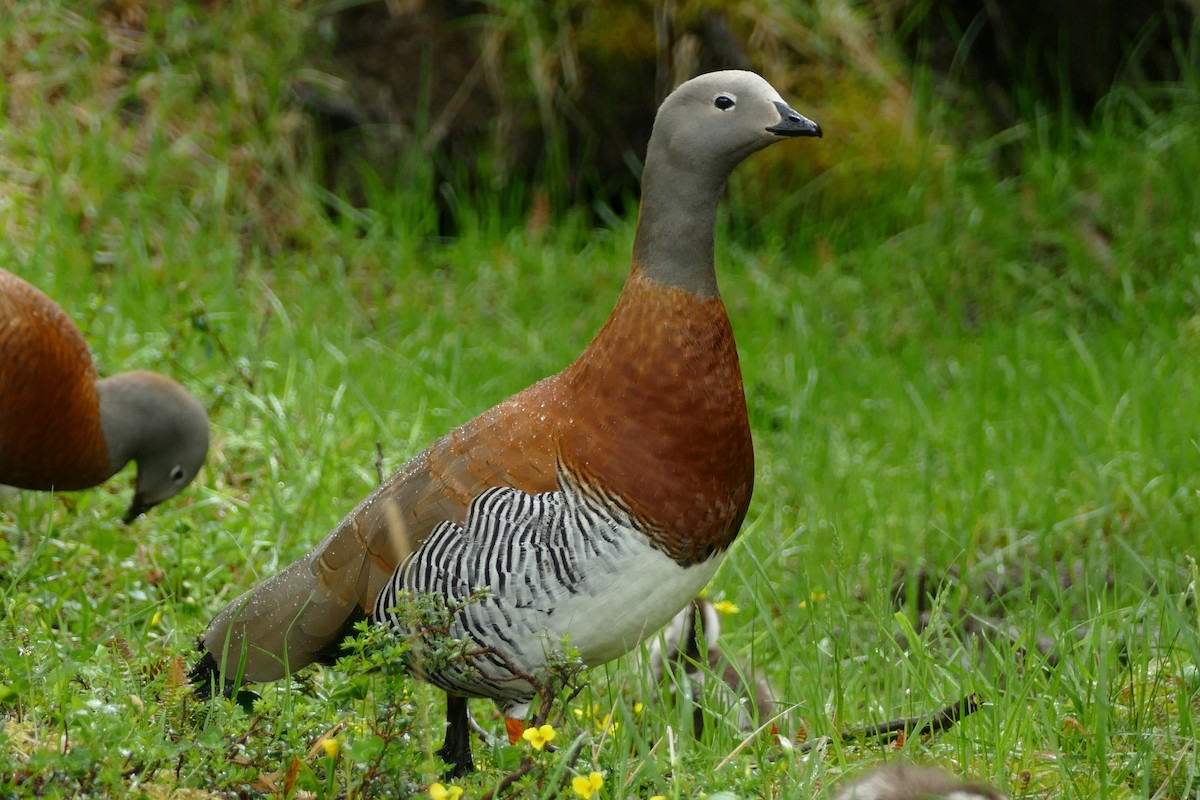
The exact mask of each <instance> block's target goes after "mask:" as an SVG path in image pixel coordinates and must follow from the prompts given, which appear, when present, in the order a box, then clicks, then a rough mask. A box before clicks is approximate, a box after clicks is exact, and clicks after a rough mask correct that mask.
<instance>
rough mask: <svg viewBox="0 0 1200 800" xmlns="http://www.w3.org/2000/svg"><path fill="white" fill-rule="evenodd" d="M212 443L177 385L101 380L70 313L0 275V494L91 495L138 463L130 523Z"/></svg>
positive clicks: (163, 380) (140, 377)
mask: <svg viewBox="0 0 1200 800" xmlns="http://www.w3.org/2000/svg"><path fill="white" fill-rule="evenodd" d="M208 436H209V425H208V415H207V414H206V413H205V411H204V406H202V405H201V404H200V401H199V400H197V399H196V398H195V397H193V396H192V395H191V394H189V393H188V391H187V390H186V389H184V388H183V387H182V386H180V385H179V384H178V383H176V382H175V381H174V380H172V379H170V378H168V377H166V376H164V375H159V374H158V373H156V372H145V371H135V372H123V373H119V374H116V375H112V376H110V377H107V378H99V377H98V375H97V372H96V366H95V364H94V363H93V362H92V354H91V352H90V351H89V350H88V346H87V343H86V342H85V341H84V339H83V335H82V334H80V332H79V329H78V328H77V327H76V326H75V323H74V322H72V321H71V318H70V317H69V316H67V313H66V312H65V311H63V310H62V308H60V307H59V306H58V304H57V303H55V302H54V301H53V300H51V299H50V298H49V297H47V296H46V294H45V293H43V292H42V291H41V290H39V289H38V288H36V287H35V286H33V285H32V284H30V283H29V282H28V281H25V280H23V279H22V278H19V277H17V276H16V275H14V274H12V273H11V272H8V271H6V270H2V269H0V484H4V485H7V486H15V487H17V488H19V489H35V490H42V491H49V490H56V491H71V490H76V489H87V488H90V487H93V486H97V485H99V484H101V483H103V482H104V481H106V480H108V479H109V478H111V477H112V476H113V475H115V474H116V473H117V472H118V471H120V470H121V469H122V468H123V467H124V466H125V465H126V464H128V463H129V462H130V461H134V462H136V463H137V478H136V479H135V485H134V493H133V501H132V502H131V503H130V505H129V510H128V511H127V512H126V513H125V517H124V520H125V522H127V523H128V522H132V521H133V520H134V519H135V518H136V517H137V516H138V515H140V514H141V513H143V512H145V511H148V510H149V509H150V508H152V507H153V506H155V505H157V504H158V503H161V502H162V501H164V500H167V499H168V498H171V497H173V496H175V495H176V494H177V493H178V492H179V491H180V490H182V489H183V488H184V487H185V486H187V485H188V484H189V483H191V481H192V479H193V478H195V477H196V473H197V472H199V470H200V467H201V465H202V464H203V463H204V458H205V455H206V454H207V453H208Z"/></svg>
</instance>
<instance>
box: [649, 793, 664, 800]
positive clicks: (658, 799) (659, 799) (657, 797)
mask: <svg viewBox="0 0 1200 800" xmlns="http://www.w3.org/2000/svg"><path fill="white" fill-rule="evenodd" d="M650 800H667V798H666V797H663V796H662V795H661V794H656V795H654V797H651V798H650Z"/></svg>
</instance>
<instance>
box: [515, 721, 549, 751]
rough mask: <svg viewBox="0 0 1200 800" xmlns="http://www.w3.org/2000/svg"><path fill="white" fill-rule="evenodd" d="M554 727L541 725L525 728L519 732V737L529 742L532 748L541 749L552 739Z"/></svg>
mask: <svg viewBox="0 0 1200 800" xmlns="http://www.w3.org/2000/svg"><path fill="white" fill-rule="evenodd" d="M554 736H555V733H554V727H553V726H551V725H543V726H542V727H540V728H526V729H525V732H524V733H522V734H521V738H522V739H524V740H525V741H527V742H529V744H531V745H532V746H533V749H534V750H541V749H542V748H543V747H545V746H546V745H547V744H549V743H550V742H551V741H553V740H554Z"/></svg>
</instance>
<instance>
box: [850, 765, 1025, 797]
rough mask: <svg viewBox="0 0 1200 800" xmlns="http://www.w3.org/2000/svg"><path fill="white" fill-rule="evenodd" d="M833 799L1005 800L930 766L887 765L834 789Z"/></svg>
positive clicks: (989, 789)
mask: <svg viewBox="0 0 1200 800" xmlns="http://www.w3.org/2000/svg"><path fill="white" fill-rule="evenodd" d="M833 800H1008V799H1007V798H1006V797H1005V796H1004V795H1003V794H1001V793H1000V792H999V791H998V790H997V789H995V788H994V787H992V786H988V785H987V784H984V783H971V782H968V781H964V780H961V779H959V778H956V777H954V776H953V775H949V774H947V773H945V772H942V771H941V770H938V769H933V768H931V767H918V766H915V765H913V764H889V765H888V766H885V767H879V768H878V769H874V770H871V771H870V772H868V773H866V774H865V775H863V776H862V777H860V778H857V779H855V780H854V781H853V782H851V783H850V784H848V785H847V786H844V787H842V788H841V789H839V790H838V793H837V794H836V795H834V798H833Z"/></svg>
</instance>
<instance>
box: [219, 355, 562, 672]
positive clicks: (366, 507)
mask: <svg viewBox="0 0 1200 800" xmlns="http://www.w3.org/2000/svg"><path fill="white" fill-rule="evenodd" d="M556 381H557V376H556V377H555V378H549V379H547V380H544V381H542V382H540V383H538V384H535V385H534V386H531V387H529V388H528V389H526V390H525V391H524V392H522V393H521V394H518V395H515V396H514V397H512V398H510V399H509V400H507V401H505V402H504V403H501V404H500V405H499V406H496V407H495V408H493V409H491V410H490V411H488V412H486V413H484V414H482V415H481V416H479V417H477V418H475V419H474V420H472V421H470V422H468V423H467V424H465V425H463V426H462V427H460V428H457V429H456V430H454V431H452V432H450V433H449V434H447V435H446V436H445V437H443V438H442V439H439V440H438V441H437V442H435V443H434V444H433V445H432V446H431V447H430V448H429V449H428V450H426V451H425V452H423V453H421V454H420V455H418V456H416V457H415V458H413V459H412V460H411V461H409V462H408V463H407V464H405V465H404V466H403V467H401V468H400V470H399V471H398V472H397V473H396V474H395V475H393V476H392V478H391V479H390V480H389V481H388V482H387V483H386V484H385V485H383V486H381V487H380V488H379V489H377V490H375V491H374V492H372V493H371V494H370V495H368V496H367V497H366V499H364V500H363V501H362V502H361V503H359V505H358V507H357V508H355V509H354V510H353V511H352V512H350V514H349V515H348V516H347V517H346V518H345V519H344V520H342V522H341V524H339V525H338V527H337V528H335V529H334V530H333V532H332V533H330V534H329V535H328V536H327V537H325V539H324V541H322V542H321V543H320V544H319V545H317V547H316V548H314V549H313V550H312V552H310V553H309V554H308V555H306V556H305V557H304V558H302V559H301V560H300V561H298V562H296V563H295V564H293V565H292V566H290V567H288V568H287V569H285V570H284V571H283V572H280V573H279V574H278V575H276V576H275V577H274V578H271V579H270V580H269V581H267V582H266V583H264V584H262V585H261V586H259V587H258V588H256V589H254V590H251V591H250V592H248V593H246V594H245V595H243V596H242V597H241V598H239V599H238V600H236V601H234V602H233V603H231V604H230V605H229V606H227V607H226V608H225V609H224V610H222V611H221V612H220V613H219V614H218V615H217V617H216V618H215V619H214V620H213V621H212V623H210V625H209V627H208V630H207V631H205V633H204V636H203V639H202V641H203V644H204V647H205V649H207V650H208V651H209V652H210V653H212V654H214V655H217V654H220V653H224V652H228V653H230V654H233V656H234V658H233V659H232V660H227V661H225V662H224V663H222V660H221V658H220V657H219V655H218V658H217V663H218V665H220V666H223V667H224V669H225V673H226V675H227V677H228V679H232V678H233V677H234V676H235V675H236V674H237V673H238V672H239V667H240V668H241V672H242V674H243V675H244V677H245V679H246V680H251V681H268V680H275V679H277V678H281V677H283V676H284V675H286V674H288V673H289V672H292V671H294V670H296V669H298V668H300V667H301V666H304V665H305V664H308V663H311V662H312V661H315V660H318V659H320V658H322V657H323V656H324V655H326V654H328V653H329V649H330V645H331V644H334V643H336V640H338V639H340V638H341V636H342V635H344V633H345V632H346V631H345V627H346V622H347V620H349V619H351V618H353V617H355V616H356V615H361V614H362V613H363V612H364V610H366V609H371V608H374V605H375V599H376V598H377V597H378V595H379V592H380V591H382V589H383V585H384V583H385V582H386V581H387V579H388V578H390V577H391V575H392V573H393V572H394V571H395V569H396V567H397V566H398V565H399V563H400V561H401V560H402V559H403V558H404V556H405V555H407V554H408V553H409V552H411V551H412V550H414V549H415V548H417V547H418V546H420V543H421V542H423V541H424V540H425V538H426V537H427V536H428V535H429V533H430V532H431V531H432V530H433V528H434V526H435V525H437V524H438V523H440V522H442V521H444V520H455V521H459V522H461V521H462V520H463V519H464V518H465V515H466V509H467V505H468V504H469V503H470V502H471V499H472V498H474V497H475V496H476V495H478V494H479V493H481V492H482V491H483V490H484V489H487V488H489V487H492V486H513V487H515V488H519V489H522V490H524V491H527V492H545V491H551V490H553V489H554V486H555V478H554V449H553V446H552V444H551V441H552V436H551V429H550V428H548V427H547V426H542V425H538V424H537V423H536V421H534V420H531V419H530V418H529V416H528V415H526V414H524V413H522V412H523V406H524V404H525V403H526V402H532V401H534V400H535V399H536V398H538V397H539V396H541V395H553V394H554V388H555V382H556ZM243 653H244V661H241V663H239V661H240V660H241V659H242V654H243Z"/></svg>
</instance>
